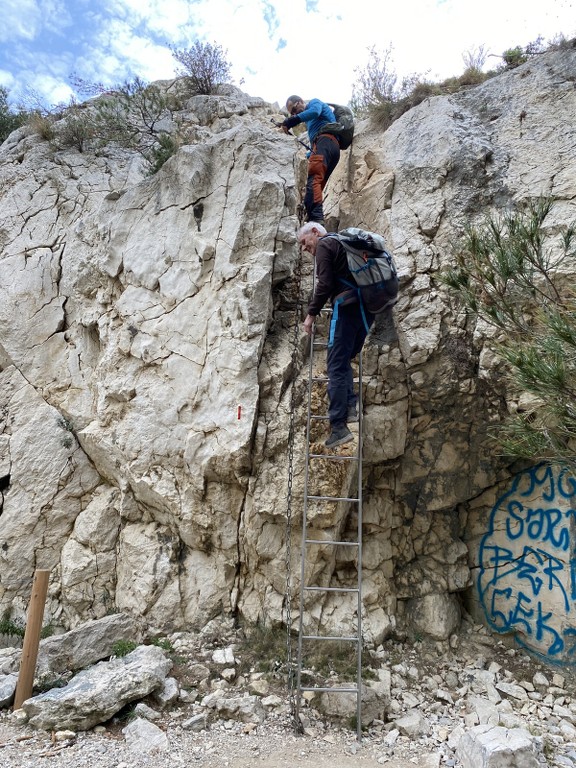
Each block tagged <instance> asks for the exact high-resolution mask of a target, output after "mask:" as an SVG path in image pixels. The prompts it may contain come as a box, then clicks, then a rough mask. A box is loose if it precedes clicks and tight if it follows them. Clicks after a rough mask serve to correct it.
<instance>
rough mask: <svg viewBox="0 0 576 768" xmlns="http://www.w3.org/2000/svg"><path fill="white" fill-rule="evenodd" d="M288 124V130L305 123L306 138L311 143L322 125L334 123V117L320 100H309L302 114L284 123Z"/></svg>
mask: <svg viewBox="0 0 576 768" xmlns="http://www.w3.org/2000/svg"><path fill="white" fill-rule="evenodd" d="M296 118H298V120H296ZM288 122H290V123H292V125H290V126H288V127H290V128H291V127H292V126H293V125H297V123H306V130H307V132H308V138H309V139H310V142H313V141H314V139H315V138H316V135H317V134H318V131H319V130H320V128H321V127H322V126H323V125H325V124H326V123H335V122H336V115H335V114H334V112H333V111H332V110H331V109H330V107H329V106H328V104H326V103H325V102H323V101H320V99H310V101H309V102H308V104H307V105H306V109H305V110H304V111H303V112H300V114H299V115H295V116H294V117H290V118H288V120H285V121H284V123H285V124H287V123H288Z"/></svg>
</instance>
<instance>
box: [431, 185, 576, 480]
mask: <svg viewBox="0 0 576 768" xmlns="http://www.w3.org/2000/svg"><path fill="white" fill-rule="evenodd" d="M552 205H553V201H552V199H550V198H539V199H536V200H532V201H530V202H529V203H528V204H527V205H526V207H525V208H523V209H520V210H517V211H512V212H510V213H507V214H503V215H501V216H499V217H497V218H495V217H487V219H486V220H485V221H483V222H481V224H480V225H478V226H476V227H470V228H469V229H468V230H467V231H466V233H465V236H464V238H463V241H462V243H461V250H460V251H459V252H458V253H456V254H455V260H456V266H455V267H454V268H451V269H449V270H447V271H446V272H444V273H443V274H442V275H440V276H439V282H441V283H443V284H444V285H446V286H448V287H449V289H450V290H451V291H452V292H453V294H454V295H455V296H456V298H457V299H458V301H459V303H460V304H461V305H462V306H463V308H464V309H465V310H466V311H467V312H468V313H469V314H470V315H472V316H475V317H478V318H481V319H482V320H483V321H484V322H485V323H487V324H489V325H491V326H492V327H493V328H495V329H496V330H497V331H499V332H500V333H498V342H497V343H496V342H495V343H494V348H495V350H496V352H497V353H498V354H499V355H500V358H501V360H502V362H503V364H504V366H505V369H506V373H507V375H508V378H509V383H510V390H511V391H512V392H513V393H514V392H515V393H517V394H519V393H528V394H529V395H531V396H532V402H531V405H530V407H529V408H528V409H526V410H524V411H522V412H518V413H516V414H514V415H512V416H510V417H508V418H507V419H505V420H504V421H503V422H502V423H501V424H499V425H498V427H497V430H496V433H495V435H494V437H495V439H496V440H497V441H498V443H499V444H500V449H501V452H502V455H505V456H507V457H513V458H521V459H528V460H530V462H532V463H533V462H535V461H538V460H541V461H549V462H557V463H569V464H571V465H572V466H574V465H575V464H576V441H575V437H574V436H575V435H576V411H575V410H574V401H575V399H576V386H575V385H574V382H575V381H576V314H575V306H576V295H575V292H574V289H573V287H572V283H573V280H572V279H567V274H568V275H570V276H571V275H572V273H573V270H574V264H575V263H576V222H575V223H572V224H571V225H568V226H565V227H562V228H558V227H556V226H554V225H553V224H552V223H551V227H550V229H548V228H547V227H545V222H546V218H547V216H548V214H549V213H550V211H551V208H552ZM554 232H555V234H554V235H553V234H552V233H554Z"/></svg>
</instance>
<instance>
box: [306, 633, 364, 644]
mask: <svg viewBox="0 0 576 768" xmlns="http://www.w3.org/2000/svg"><path fill="white" fill-rule="evenodd" d="M302 640H349V641H350V642H353V643H357V642H358V637H357V636H356V635H355V636H354V637H348V636H347V635H340V636H338V635H302Z"/></svg>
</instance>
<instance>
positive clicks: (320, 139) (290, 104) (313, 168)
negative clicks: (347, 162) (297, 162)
mask: <svg viewBox="0 0 576 768" xmlns="http://www.w3.org/2000/svg"><path fill="white" fill-rule="evenodd" d="M286 109H287V111H288V114H289V115H290V117H287V118H286V120H284V122H283V123H282V130H283V131H284V133H289V132H290V128H293V127H294V126H295V125H298V124H299V123H306V130H307V131H308V138H309V139H310V144H311V151H310V155H309V157H308V178H307V180H306V192H305V194H304V207H305V209H306V216H307V220H308V221H316V222H318V223H320V224H324V209H323V206H322V194H323V191H324V187H325V186H326V182H327V181H328V179H329V178H330V174H331V173H332V171H333V170H334V168H336V166H337V165H338V160H340V144H339V143H338V139H337V138H336V137H335V136H334V135H332V134H330V133H322V126H323V125H326V123H335V122H336V116H335V115H334V112H333V111H332V109H331V108H330V107H329V106H328V104H326V103H325V102H323V101H320V99H311V100H310V101H308V102H304V100H303V99H302V98H301V97H300V96H290V97H289V98H288V99H287V101H286Z"/></svg>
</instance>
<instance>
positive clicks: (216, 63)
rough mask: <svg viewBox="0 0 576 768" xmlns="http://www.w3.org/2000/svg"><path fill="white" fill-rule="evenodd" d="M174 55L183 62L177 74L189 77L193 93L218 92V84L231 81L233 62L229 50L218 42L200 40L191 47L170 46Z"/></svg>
mask: <svg viewBox="0 0 576 768" xmlns="http://www.w3.org/2000/svg"><path fill="white" fill-rule="evenodd" d="M170 50H171V51H172V56H174V58H175V59H176V61H177V62H178V63H179V64H181V67H180V69H178V70H177V72H176V74H177V75H179V76H181V77H186V78H188V81H189V83H190V89H191V91H192V93H193V94H195V95H197V94H201V95H205V96H209V95H210V94H213V93H217V91H218V86H219V85H221V84H222V83H229V82H231V79H230V70H231V64H230V62H229V61H228V59H227V58H226V54H227V52H226V51H224V49H223V48H222V46H220V45H217V44H216V43H201V42H200V41H199V40H196V42H195V43H194V44H193V45H192V46H191V47H190V48H174V47H173V46H171V47H170Z"/></svg>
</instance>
